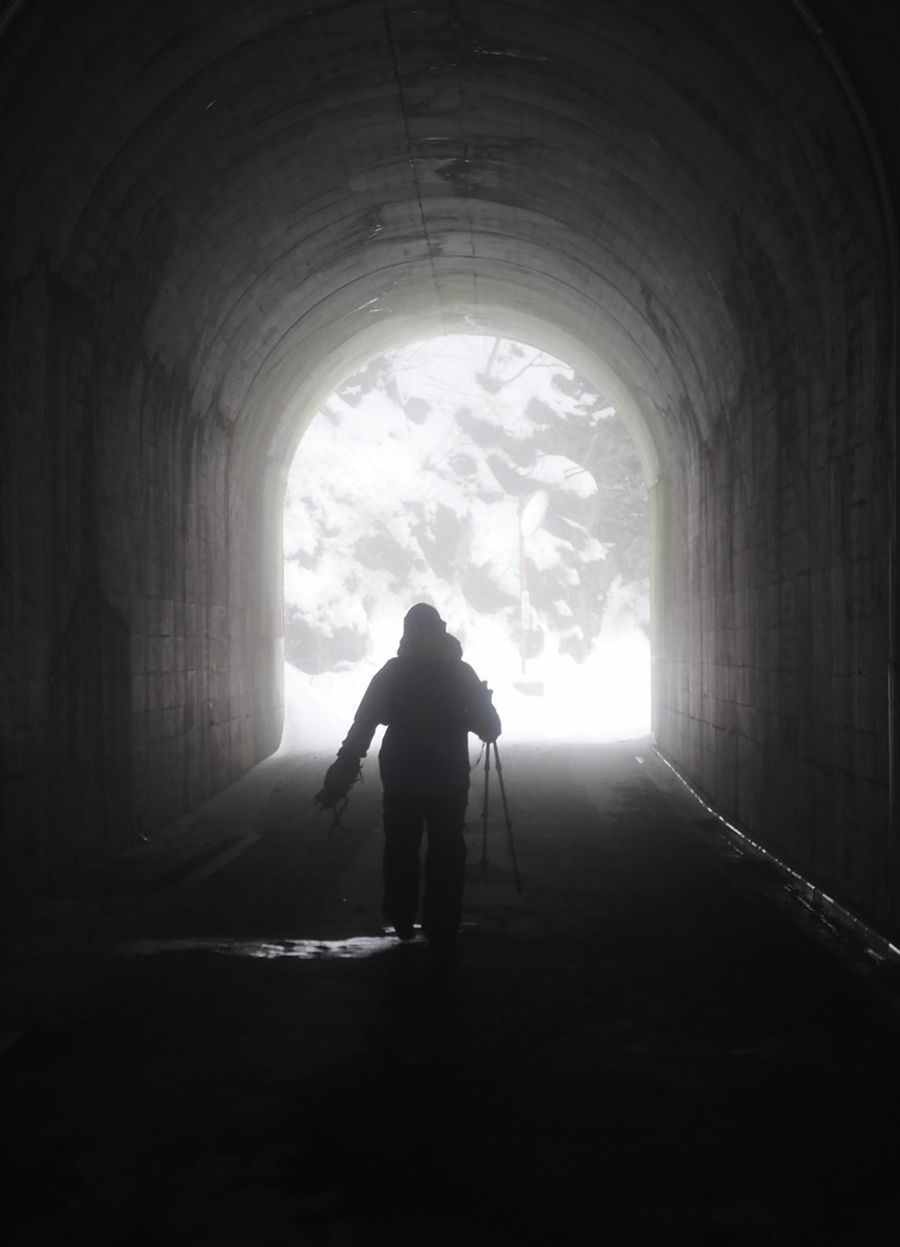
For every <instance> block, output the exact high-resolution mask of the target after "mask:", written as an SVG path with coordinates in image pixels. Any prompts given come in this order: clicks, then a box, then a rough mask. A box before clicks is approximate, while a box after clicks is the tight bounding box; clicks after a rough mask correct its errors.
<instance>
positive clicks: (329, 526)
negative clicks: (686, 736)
mask: <svg viewBox="0 0 900 1247" xmlns="http://www.w3.org/2000/svg"><path fill="white" fill-rule="evenodd" d="M284 556H285V562H284V598H285V656H286V659H287V662H286V666H285V729H284V736H283V740H282V748H283V749H298V748H310V747H313V748H325V749H332V748H333V749H337V746H338V745H339V744H340V741H341V740H342V738H343V736H344V735H345V734H346V731H347V728H348V727H349V724H350V722H351V721H352V718H353V712H354V710H355V708H356V706H357V704H358V702H359V699H360V697H361V696H362V693H363V692H364V690H365V687H366V684H367V683H368V681H369V679H371V677H372V675H373V674H374V673H375V671H377V670H378V668H379V667H380V666H382V664H383V663H384V662H386V661H387V659H388V658H390V657H392V656H393V655H394V654H395V653H396V650H397V645H398V643H399V640H400V635H401V631H402V623H403V616H404V615H405V613H406V611H407V610H408V609H409V607H410V606H411V605H412V604H413V603H414V602H419V601H426V602H431V603H432V604H433V605H434V606H436V607H437V609H438V610H439V611H440V613H441V615H442V616H443V617H444V619H445V620H446V621H447V627H448V631H450V632H452V633H453V634H454V635H455V636H456V637H458V638H459V640H460V642H461V643H462V646H463V651H464V658H465V659H466V661H467V662H469V663H471V665H472V666H473V667H474V668H475V670H476V671H477V672H478V674H479V676H480V677H481V678H482V679H484V680H486V681H487V682H488V684H489V685H490V687H491V688H492V689H493V690H494V702H495V705H496V706H497V709H498V711H499V713H500V716H501V719H502V720H503V727H504V733H503V734H504V738H505V739H512V738H522V737H528V738H544V739H557V740H558V739H572V740H575V739H591V740H611V739H624V738H629V737H636V736H641V735H644V734H645V733H646V732H648V731H649V725H650V647H649V639H648V624H649V605H648V600H649V592H648V589H649V582H648V561H649V553H648V520H647V493H646V487H645V485H644V482H643V479H642V476H641V469H640V463H639V460H638V457H637V453H636V451H635V449H634V446H633V444H632V442H631V439H630V437H629V434H628V432H627V430H626V429H625V428H624V426H623V424H622V421H621V420H620V419H618V418H617V416H616V415H615V412H614V411H613V409H612V407H610V406H609V405H608V403H606V401H605V400H604V398H603V396H602V395H599V394H597V393H596V392H594V391H593V390H592V389H591V387H590V386H589V384H588V383H587V382H586V381H585V380H584V379H583V378H582V377H580V376H578V375H577V374H575V373H574V372H573V370H572V369H571V368H570V367H569V366H568V365H566V364H565V363H563V362H561V361H560V360H558V359H555V358H553V357H552V356H549V355H547V354H546V353H544V352H541V351H538V350H535V349H534V348H533V347H530V346H525V345H523V344H521V343H516V342H510V341H508V340H506V339H497V338H489V337H476V336H466V337H462V336H456V337H445V338H438V339H433V340H430V341H427V342H420V343H414V344H412V345H410V346H407V347H404V348H403V349H401V350H397V351H394V352H391V353H390V354H388V355H385V356H382V357H380V358H379V359H377V360H374V361H372V362H371V363H370V364H369V365H367V366H366V368H364V369H363V370H362V371H361V372H359V373H358V374H357V375H356V376H354V377H351V378H350V379H349V380H348V381H347V382H346V384H345V385H344V386H343V387H342V388H341V390H340V391H339V392H337V393H336V394H334V395H332V397H331V398H330V399H329V401H328V402H327V403H326V405H325V407H324V408H323V409H322V411H320V412H319V414H318V415H317V416H316V418H315V419H314V420H313V421H312V423H311V424H310V426H309V428H308V430H307V432H306V433H305V435H304V437H303V440H302V442H301V444H300V448H299V450H298V453H297V456H296V458H295V460H294V463H293V465H292V468H291V473H290V478H289V483H288V489H287V494H286V498H285V513H284Z"/></svg>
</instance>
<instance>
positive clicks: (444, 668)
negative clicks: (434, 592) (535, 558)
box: [315, 603, 500, 964]
mask: <svg viewBox="0 0 900 1247" xmlns="http://www.w3.org/2000/svg"><path fill="white" fill-rule="evenodd" d="M380 723H384V724H387V731H386V732H385V734H384V741H383V742H382V745H381V750H380V752H379V755H378V763H379V768H380V770H381V782H382V785H383V788H384V798H383V804H384V834H385V844H384V917H385V920H386V921H387V922H388V923H389V924H390V925H391V926H392V927H393V928H394V930H395V931H396V933H397V935H398V936H399V938H400V939H401V940H410V939H412V938H413V936H414V934H415V931H414V929H413V922H414V920H415V917H416V911H417V909H418V900H419V847H420V845H421V841H422V831H423V828H427V832H428V848H427V853H426V858H425V896H424V900H423V907H422V930H423V931H424V934H425V936H426V938H427V940H428V942H429V945H430V947H431V951H432V955H433V956H434V957H435V958H436V959H437V960H439V961H441V962H443V963H445V964H446V963H449V962H452V959H453V955H454V951H455V946H456V932H457V929H458V927H459V919H460V914H461V911H462V895H463V887H464V883H465V862H466V842H465V839H464V837H463V824H464V822H465V814H466V804H467V802H468V796H469V743H468V734H469V732H474V733H476V735H478V736H480V737H481V739H482V740H483V741H493V740H496V738H497V737H498V736H499V735H500V719H499V717H498V715H497V712H496V710H495V709H494V707H493V705H492V704H491V695H490V692H489V691H488V688H487V685H486V684H482V683H481V681H480V680H479V679H478V676H477V675H476V674H475V672H474V671H473V670H472V668H471V667H470V666H469V664H468V663H465V662H463V661H462V646H461V645H460V643H459V641H457V640H456V638H455V637H453V636H450V635H449V634H448V633H447V625H446V624H445V623H444V621H443V620H442V619H441V617H440V615H439V614H438V612H437V611H436V610H435V609H434V607H433V606H427V605H425V603H419V604H418V605H416V606H413V607H412V608H411V610H410V611H409V612H408V613H407V615H406V618H405V619H404V621H403V639H402V640H401V642H400V648H399V649H398V651H397V657H396V658H392V659H390V661H389V662H387V663H386V664H385V665H384V666H383V667H382V668H381V670H380V671H379V672H378V673H377V674H376V675H375V676H374V677H373V678H372V681H371V683H370V684H369V687H368V689H367V690H366V693H365V695H364V697H363V699H362V701H361V702H360V704H359V709H358V710H357V712H356V717H355V719H354V720H353V725H352V727H351V728H350V731H349V732H348V733H347V737H346V739H345V740H344V743H343V744H342V745H341V747H340V749H339V750H338V755H337V760H336V761H335V762H334V763H332V765H331V766H330V767H329V768H328V772H327V774H326V776H325V783H324V786H323V788H322V790H321V791H320V792H318V793H317V794H316V797H315V800H316V801H317V802H318V804H319V805H321V806H323V807H324V808H328V807H331V806H334V805H336V804H337V803H338V802H339V801H342V800H343V798H344V797H345V796H346V794H347V792H348V790H349V788H350V786H351V784H352V783H353V782H354V780H355V779H356V777H357V776H358V774H359V768H360V759H361V758H363V757H365V754H366V751H367V750H368V748H369V745H370V744H371V742H372V736H373V734H374V732H375V728H376V727H377V726H378V725H379V724H380Z"/></svg>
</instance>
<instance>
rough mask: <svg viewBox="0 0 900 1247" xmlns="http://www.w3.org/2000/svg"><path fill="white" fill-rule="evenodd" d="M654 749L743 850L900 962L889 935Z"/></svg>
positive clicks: (875, 950)
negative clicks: (724, 810) (735, 819)
mask: <svg viewBox="0 0 900 1247" xmlns="http://www.w3.org/2000/svg"><path fill="white" fill-rule="evenodd" d="M652 748H653V752H654V753H655V754H656V756H657V757H658V758H659V760H660V762H662V763H663V765H664V766H667V767H668V768H669V770H670V771H671V772H672V774H673V775H674V776H675V778H676V779H677V780H678V781H679V782H680V783H681V784H683V785H684V787H685V788H686V789H687V790H688V792H689V793H690V794H691V796H692V797H693V798H694V800H695V801H697V802H698V803H699V804H700V805H702V806H703V808H704V810H706V811H708V813H710V814H712V816H713V818H715V819H716V820H717V821H718V822H719V823H721V824H722V826H723V827H725V828H726V829H727V831H728V832H730V833H731V835H733V836H737V837H738V838H739V839H740V840H741V842H742V844H741V847H742V848H747V849H749V850H750V852H752V853H754V854H757V855H758V856H760V857H764V858H765V859H766V861H768V862H771V863H772V865H773V866H776V867H777V868H778V870H779V871H781V873H782V874H785V875H789V876H790V878H791V880H792V881H793V882H794V883H795V884H799V885H800V887H801V888H802V889H803V890H804V891H805V892H806V894H807V899H808V900H810V901H812V902H815V903H818V904H819V905H821V906H822V908H823V909H824V910H826V911H827V912H828V914H829V915H831V916H833V917H834V918H835V919H836V920H837V921H838V922H840V924H841V926H843V927H846V928H847V929H848V930H849V931H850V932H851V933H852V934H853V935H855V936H857V937H858V938H861V939H862V940H863V941H864V942H865V943H866V945H867V946H868V948H869V950H870V951H871V952H873V953H876V955H878V956H881V957H883V958H885V959H894V958H896V959H898V960H900V948H898V947H897V945H896V944H893V943H891V941H890V939H888V937H887V936H886V935H882V934H881V932H879V931H876V930H875V929H874V928H873V927H870V926H869V925H868V923H866V922H863V920H862V918H859V917H857V915H856V914H854V913H853V911H852V910H850V909H847V908H846V907H845V906H844V905H841V904H840V902H839V901H836V900H835V899H834V897H832V896H829V895H828V893H827V892H823V890H822V889H821V888H820V887H819V886H818V884H815V883H811V882H810V880H809V879H807V878H806V877H805V876H804V875H801V874H800V872H799V871H797V870H794V868H793V866H789V865H788V864H787V862H783V861H782V860H781V858H780V857H776V855H775V854H774V853H773V852H772V851H771V850H770V849H767V848H765V847H764V846H763V845H761V844H760V843H759V842H758V841H757V840H754V839H753V838H752V837H751V836H748V835H747V833H746V832H743V831H741V829H740V828H739V827H736V826H735V825H734V823H730V822H729V821H728V819H727V818H725V817H724V815H722V814H720V813H719V811H718V810H716V809H715V808H714V807H713V806H711V805H710V804H709V802H708V801H706V800H705V799H704V798H703V797H702V796H701V795H700V793H699V792H697V790H696V788H694V787H692V785H691V784H689V783H688V781H687V780H686V779H685V777H684V776H683V775H682V774H681V772H680V771H679V770H678V768H677V767H675V766H673V764H672V763H671V762H670V761H669V759H668V758H667V757H666V756H665V754H664V753H662V752H661V750H660V749H659V747H658V746H657V745H653V746H652Z"/></svg>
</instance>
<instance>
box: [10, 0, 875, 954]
mask: <svg viewBox="0 0 900 1247" xmlns="http://www.w3.org/2000/svg"><path fill="white" fill-rule="evenodd" d="M897 28H898V19H897V16H896V13H895V12H894V10H893V9H891V8H890V6H887V7H885V6H882V5H878V4H873V3H862V4H860V3H857V4H855V5H849V4H846V3H843V2H841V0H834V2H827V0H821V2H816V3H810V4H802V3H791V2H788V0H765V2H764V3H760V4H756V5H753V6H735V5H721V4H718V3H713V2H712V0H668V2H667V3H660V2H659V0H629V2H628V3H612V2H605V0H604V2H598V3H596V4H592V5H584V4H578V3H570V2H569V0H563V2H562V3H556V4H553V5H550V4H546V3H544V2H543V0H526V2H525V3H516V4H512V3H507V2H503V0H496V2H495V0H485V2H479V3H470V2H468V0H452V2H451V0H414V2H413V0H409V2H407V0H384V2H381V0H378V2H376V0H356V2H353V0H351V2H345V0H340V2H338V0H333V2H331V0H309V3H307V4H305V5H298V4H296V3H293V2H291V0H261V2H254V3H252V4H251V3H245V2H242V0H231V2H230V3H227V4H222V3H212V2H211V0H191V2H190V3H186V4H180V5H159V4H152V5H151V4H146V3H140V2H139V0H123V3H121V4H118V5H116V6H113V7H110V6H108V5H100V4H97V3H93V2H90V3H84V4H80V5H78V6H77V7H74V6H69V5H64V4H61V3H54V2H53V0H11V2H9V3H7V4H6V6H5V8H4V10H3V14H2V17H0V61H2V76H0V109H2V118H3V120H2V133H3V149H4V178H3V190H2V204H0V220H2V225H3V253H2V256H3V258H2V301H3V309H4V315H3V330H2V333H3V344H4V350H3V354H2V359H3V377H2V384H3V405H4V410H5V415H6V419H5V429H6V433H5V467H4V481H3V494H4V502H3V518H4V523H3V538H2V540H3V587H4V602H5V604H6V611H5V617H6V624H5V644H4V648H3V653H4V670H5V679H4V688H5V690H6V694H5V696H4V737H5V745H4V754H5V757H6V765H5V774H4V781H3V783H4V808H5V810H6V811H7V817H5V819H4V824H5V830H4V833H3V876H4V880H5V886H6V887H7V888H8V889H10V890H11V891H13V892H16V893H38V894H39V893H41V892H42V891H46V889H48V888H52V887H53V886H55V884H56V883H58V881H59V880H60V879H64V878H66V877H68V876H69V875H71V873H72V872H75V871H77V870H79V869H81V868H83V867H84V866H85V865H88V864H90V863H92V862H95V861H98V860H103V859H104V858H109V857H110V856H112V855H115V854H116V853H118V852H120V851H121V850H122V849H123V848H125V847H127V846H128V845H129V844H132V843H134V841H135V839H136V838H138V837H141V836H147V835H148V834H150V833H151V832H153V831H154V830H155V829H157V828H159V827H161V826H163V825H167V824H171V823H172V822H173V821H174V820H177V819H178V818H179V817H180V816H182V815H184V814H185V812H186V811H189V810H191V809H192V808H194V807H196V806H197V805H198V803H200V802H202V801H204V800H205V799H207V798H209V797H210V796H211V795H212V794H214V793H216V792H217V791H219V790H221V789H222V788H224V787H225V786H227V785H228V784H229V783H231V782H232V781H234V780H235V779H237V778H238V777H239V776H240V775H242V774H243V773H244V772H246V771H247V770H248V769H249V768H252V767H253V766H254V765H255V764H256V763H258V762H259V761H260V760H261V759H263V758H265V757H266V756H267V755H269V754H271V753H272V752H273V751H274V750H275V749H276V748H277V746H278V743H279V738H280V732H281V713H282V711H281V702H282V689H281V664H282V621H281V598H280V585H281V580H280V577H281V571H280V557H281V546H280V522H281V519H280V517H281V505H282V499H283V495H284V481H285V474H286V471H287V467H288V465H289V463H290V461H291V458H292V456H293V454H294V451H295V450H296V448H297V446H298V444H299V443H300V439H301V438H302V434H303V429H304V425H305V422H308V421H309V420H310V419H311V418H312V415H313V414H314V413H315V411H316V409H317V406H318V405H319V403H320V402H321V400H322V398H323V396H324V395H326V394H327V393H329V392H330V390H332V389H333V388H334V387H335V385H336V384H337V383H338V381H339V380H340V379H341V378H343V377H346V376H347V375H348V374H349V373H350V372H351V371H352V370H353V368H354V367H356V366H358V365H360V364H361V363H363V362H365V361H366V360H367V359H370V358H372V357H373V356H375V355H377V354H379V353H380V352H383V351H384V350H386V349H388V348H390V347H391V346H396V345H398V344H402V343H404V342H408V341H410V340H413V339H414V338H417V337H423V336H429V335H437V334H441V333H458V332H469V333H472V332H475V333H478V332H482V333H502V334H506V335H510V336H515V337H517V338H519V339H521V340H524V341H528V342H534V343H537V344H538V345H539V346H541V347H542V348H545V349H547V350H551V351H555V352H557V353H558V354H560V355H561V356H562V357H564V358H566V359H567V360H569V361H571V362H572V363H573V364H575V365H577V366H578V367H579V368H581V369H582V371H583V372H584V373H585V375H587V376H590V377H592V378H594V379H596V383H597V384H598V386H601V387H602V388H603V391H604V392H605V393H606V394H607V395H608V396H609V398H610V400H611V401H613V402H614V403H615V404H616V407H617V410H618V411H619V412H620V413H621V414H622V415H623V416H624V417H625V418H626V419H627V420H628V422H629V427H630V428H631V430H632V433H633V435H634V437H635V439H636V441H637V443H638V445H639V447H640V451H641V455H642V460H643V463H644V466H645V471H646V474H647V480H648V485H649V487H650V490H651V499H652V512H653V550H654V554H653V576H654V579H653V731H654V736H655V741H656V745H657V747H658V749H659V750H660V752H661V754H662V755H663V756H664V757H665V758H666V759H667V760H668V761H669V762H670V763H671V764H672V765H673V766H674V767H675V768H676V769H677V770H678V771H679V773H680V774H681V775H683V777H684V778H685V779H686V780H687V781H688V782H689V783H690V784H691V785H692V786H693V787H694V788H695V789H696V790H697V791H698V792H700V793H701V794H703V795H704V797H705V799H707V800H708V802H709V803H710V805H711V806H712V807H713V808H714V809H715V810H716V811H718V812H719V813H721V814H722V815H723V816H724V817H725V818H727V819H728V820H730V821H731V822H733V824H735V825H736V826H737V827H739V828H741V829H742V830H744V831H745V832H746V833H747V834H748V835H752V836H753V837H754V839H755V840H756V841H758V842H759V843H760V844H762V845H763V846H766V847H767V848H768V849H770V850H771V851H772V852H773V853H774V854H776V855H777V856H778V858H779V859H780V860H783V861H784V862H786V863H787V864H789V865H790V867H791V868H793V869H795V870H796V871H798V872H800V873H801V874H802V875H803V876H804V877H805V878H807V879H809V880H811V881H812V882H813V883H814V884H815V885H817V886H819V887H822V888H823V889H827V890H828V891H829V892H830V893H831V894H833V895H834V896H835V897H837V898H838V899H839V901H840V902H841V903H842V904H844V905H846V906H847V907H848V909H849V910H850V911H851V912H853V913H854V914H857V915H859V916H860V917H861V918H862V919H863V920H864V921H866V922H869V923H871V924H872V925H873V926H874V927H875V928H876V929H877V930H879V931H881V932H883V933H886V934H888V935H891V934H893V935H896V934H897V932H898V923H900V908H898V906H900V900H898V888H897V882H898V878H900V875H898V854H897V848H896V835H897V829H896V801H895V780H894V776H895V769H896V768H895V757H896V733H895V719H894V706H895V683H894V674H893V672H894V668H893V662H894V654H895V643H896V574H895V573H896V501H895V498H896V491H895V474H896V454H895V428H896V391H895V359H896V315H895V312H896V307H895V302H896V245H895V232H896V231H895V210H894V203H893V198H892V191H894V190H895V184H896V180H897V175H898V151H897V142H896V134H895V128H894V125H893V114H894V111H895V108H896V88H895V85H894V78H893V75H892V70H891V63H892V62H891V57H892V55H893V53H894V52H895V51H896V47H897V42H896V41H897V33H898V30H897ZM591 695H594V694H592V693H591V692H590V691H587V692H586V696H591ZM596 695H597V696H599V695H600V693H599V692H598V693H597V694H596Z"/></svg>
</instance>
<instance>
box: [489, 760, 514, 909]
mask: <svg viewBox="0 0 900 1247" xmlns="http://www.w3.org/2000/svg"><path fill="white" fill-rule="evenodd" d="M490 751H491V747H490V745H488V753H490ZM494 762H495V763H496V766H497V780H498V782H499V784H500V799H501V800H502V802H503V817H504V819H505V820H506V834H507V837H508V838H509V855H510V857H511V858H512V864H513V874H514V876H515V880H516V891H517V892H518V893H519V895H520V896H521V895H522V880H521V879H520V878H519V864H518V862H517V861H516V846H515V845H514V844H513V834H512V819H511V818H510V817H509V806H508V805H507V802H506V785H505V784H504V782H503V767H502V766H501V765H500V751H499V750H498V749H497V742H496V741H494ZM485 811H487V791H485Z"/></svg>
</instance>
